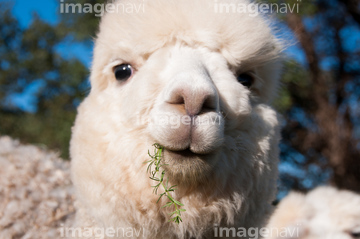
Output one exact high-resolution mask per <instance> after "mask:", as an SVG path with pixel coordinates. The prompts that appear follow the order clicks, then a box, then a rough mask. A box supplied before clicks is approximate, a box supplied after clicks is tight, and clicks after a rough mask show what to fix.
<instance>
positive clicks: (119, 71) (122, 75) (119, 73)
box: [114, 64, 133, 81]
mask: <svg viewBox="0 0 360 239" xmlns="http://www.w3.org/2000/svg"><path fill="white" fill-rule="evenodd" d="M114 74H115V78H116V80H118V81H126V80H127V79H129V78H130V77H131V76H132V74H133V68H132V67H131V65H129V64H121V65H118V66H115V67H114Z"/></svg>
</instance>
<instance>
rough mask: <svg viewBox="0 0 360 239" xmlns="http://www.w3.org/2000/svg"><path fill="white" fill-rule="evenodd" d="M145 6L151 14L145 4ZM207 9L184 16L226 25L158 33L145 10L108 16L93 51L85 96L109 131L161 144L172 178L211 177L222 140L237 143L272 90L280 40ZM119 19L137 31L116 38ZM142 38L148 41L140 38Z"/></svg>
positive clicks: (262, 26)
mask: <svg viewBox="0 0 360 239" xmlns="http://www.w3.org/2000/svg"><path fill="white" fill-rule="evenodd" d="M205 3H207V4H209V1H204V2H203V4H204V5H203V6H207V5H206V4H205ZM164 4H165V5H166V3H164ZM188 4H189V5H194V4H195V5H196V6H197V4H199V3H191V2H190V1H189V2H188ZM196 6H194V7H196ZM147 7H149V8H147V10H148V11H150V10H149V9H151V1H150V2H149V6H147ZM167 7H173V6H172V4H170V5H169V6H167ZM177 11H179V9H174V12H177ZM180 11H181V9H180ZM186 11H187V10H186ZM206 11H207V12H206V14H208V15H209V14H211V16H206V17H203V18H202V17H201V16H200V18H198V19H196V17H194V16H193V15H189V16H187V17H189V18H194V19H193V21H194V22H197V23H199V21H200V25H201V24H204V20H205V21H210V22H211V17H217V18H218V19H220V20H221V21H223V22H224V23H223V24H228V26H226V27H225V28H224V27H222V26H221V25H218V24H216V23H212V24H214V26H212V28H213V29H211V28H209V26H199V29H202V30H203V31H204V32H201V31H202V30H198V29H194V30H193V29H191V28H190V26H189V29H188V30H184V28H185V29H187V28H186V26H184V25H185V23H186V22H187V21H185V23H180V22H173V23H172V24H170V25H169V26H167V24H166V23H165V20H164V22H162V24H163V26H162V27H163V28H162V29H154V27H155V28H156V25H157V24H158V23H157V22H154V19H150V18H149V17H150V16H151V14H149V12H147V11H145V13H143V14H142V15H140V16H133V15H126V16H119V15H116V14H108V15H106V16H105V17H104V18H103V20H102V26H101V30H100V34H99V38H98V40H97V44H96V48H95V60H94V66H93V73H92V77H91V80H92V92H91V93H90V97H91V96H96V97H98V98H101V101H104V103H105V102H106V103H105V104H106V105H109V106H111V110H109V112H107V114H106V115H107V116H108V117H110V118H113V119H115V121H116V123H117V124H121V125H118V126H119V127H118V126H115V127H116V128H117V129H115V128H113V129H112V130H114V131H115V132H116V131H117V132H118V133H119V134H124V133H122V132H124V131H129V130H130V131H131V130H133V131H137V130H138V129H141V130H144V134H145V135H146V136H147V141H149V142H151V144H152V143H159V144H161V145H163V146H164V147H165V153H164V160H165V162H166V163H167V164H168V165H167V166H166V167H167V171H168V172H169V174H170V175H171V177H173V179H174V180H175V181H179V180H184V179H186V178H188V179H189V180H192V181H199V180H205V179H206V177H207V176H210V172H211V171H212V169H213V167H214V166H215V165H216V163H217V161H218V159H219V154H221V153H222V151H223V150H224V144H228V145H229V142H226V138H227V137H228V138H229V137H230V139H228V140H232V141H236V137H238V136H239V135H240V134H241V131H243V130H245V129H244V127H245V128H247V129H246V130H248V129H249V127H250V128H257V127H259V126H256V125H255V123H254V122H256V121H253V122H251V118H253V117H254V114H256V113H254V112H255V111H254V109H255V108H256V107H257V106H258V105H261V104H267V103H269V102H270V101H271V98H272V97H273V95H274V91H275V89H276V86H277V74H278V71H279V64H278V63H277V61H276V57H277V55H276V54H278V53H277V51H278V50H277V49H278V47H277V44H278V43H277V41H276V40H275V39H274V38H273V37H272V35H271V32H270V31H269V29H268V27H267V25H266V23H265V22H264V21H263V19H261V18H254V17H250V16H247V15H244V16H236V15H234V16H231V17H229V16H228V15H222V16H221V15H217V14H216V13H214V12H213V9H211V7H209V6H208V8H206ZM203 12H204V9H202V11H200V12H199V14H200V15H201V14H202V13H203ZM237 18H239V19H241V21H239V20H238V19H237ZM139 19H143V20H142V21H139ZM234 19H235V21H234ZM176 20H177V19H176ZM125 22H128V23H131V22H135V23H134V25H133V26H132V27H134V28H136V29H138V31H136V33H135V34H133V35H132V37H130V38H126V37H125V38H122V37H121V36H122V34H121V32H123V33H124V34H125V32H126V31H129V32H131V31H132V30H131V29H130V28H129V29H126V28H127V26H126V25H127V24H125ZM234 23H238V24H239V23H241V25H242V26H243V27H242V29H241V28H240V30H239V27H238V26H234ZM123 24H125V25H123ZM177 24H180V25H179V26H177ZM246 24H251V25H252V26H254V27H256V29H257V30H258V31H262V32H261V34H259V32H257V31H255V32H254V29H253V28H247V27H244V26H246ZM207 25H208V23H207ZM206 28H208V29H206ZM149 29H150V30H149ZM204 29H206V30H204ZM235 29H237V30H235ZM227 31H228V32H227ZM114 32H119V34H118V35H119V37H116V35H117V34H114ZM143 33H145V34H146V41H145V40H144V41H143V40H142V39H141V40H140V39H139V38H140V37H142V35H141V34H143ZM126 34H128V33H126ZM221 34H223V35H224V36H226V37H227V38H228V39H227V41H226V42H224V39H222V37H221ZM174 38H175V39H174ZM120 39H121V40H120ZM249 39H253V40H251V41H250V40H249ZM134 42H138V43H137V44H136V47H134V48H132V47H131V46H132V44H134ZM159 43H160V44H159ZM124 66H125V67H126V68H124V69H123V67H124ZM119 67H120V68H119ZM119 69H120V70H119ZM244 75H245V79H244V78H243V77H241V76H244ZM271 114H272V113H271ZM260 123H262V122H260ZM125 134H127V137H130V136H131V134H128V133H125ZM135 137H137V136H134V140H135ZM151 144H150V145H151ZM254 153H255V152H254Z"/></svg>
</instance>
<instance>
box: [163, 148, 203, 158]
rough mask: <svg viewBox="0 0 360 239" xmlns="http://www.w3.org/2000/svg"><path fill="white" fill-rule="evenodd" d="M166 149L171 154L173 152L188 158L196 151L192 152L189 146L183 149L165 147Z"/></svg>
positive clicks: (194, 154)
mask: <svg viewBox="0 0 360 239" xmlns="http://www.w3.org/2000/svg"><path fill="white" fill-rule="evenodd" d="M166 150H167V151H169V152H170V153H171V154H175V155H178V156H181V157H186V158H190V157H193V156H196V155H197V154H196V153H194V152H192V151H191V150H190V148H187V149H184V150H170V149H166Z"/></svg>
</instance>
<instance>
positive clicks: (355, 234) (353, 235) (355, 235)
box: [350, 232, 360, 239]
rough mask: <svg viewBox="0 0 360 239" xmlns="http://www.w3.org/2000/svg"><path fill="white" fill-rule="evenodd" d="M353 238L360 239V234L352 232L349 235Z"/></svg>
mask: <svg viewBox="0 0 360 239" xmlns="http://www.w3.org/2000/svg"><path fill="white" fill-rule="evenodd" d="M350 234H351V236H352V237H353V238H356V239H357V238H360V232H352V233H350Z"/></svg>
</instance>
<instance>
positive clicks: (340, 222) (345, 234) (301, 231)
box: [268, 187, 360, 239]
mask: <svg viewBox="0 0 360 239" xmlns="http://www.w3.org/2000/svg"><path fill="white" fill-rule="evenodd" d="M268 227H269V229H270V230H271V231H272V235H271V236H270V237H269V238H273V239H275V238H285V239H286V238H297V239H320V238H321V239H357V238H359V235H360V195H358V194H355V193H353V192H350V191H346V190H337V189H335V188H332V187H319V188H317V189H315V190H313V191H311V192H310V193H308V194H307V195H304V194H301V193H294V192H293V193H290V194H289V195H288V196H287V197H286V198H284V199H283V200H282V201H281V202H280V204H279V206H278V208H277V209H276V211H275V213H274V215H273V216H272V217H271V220H270V222H269V225H268ZM282 231H283V232H285V231H287V233H283V234H282V236H281V232H282ZM278 232H279V233H278Z"/></svg>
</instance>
